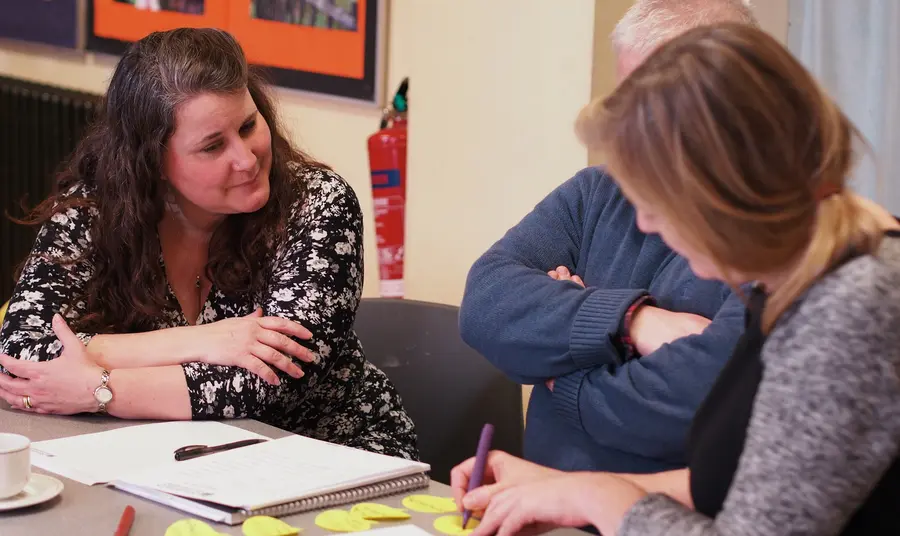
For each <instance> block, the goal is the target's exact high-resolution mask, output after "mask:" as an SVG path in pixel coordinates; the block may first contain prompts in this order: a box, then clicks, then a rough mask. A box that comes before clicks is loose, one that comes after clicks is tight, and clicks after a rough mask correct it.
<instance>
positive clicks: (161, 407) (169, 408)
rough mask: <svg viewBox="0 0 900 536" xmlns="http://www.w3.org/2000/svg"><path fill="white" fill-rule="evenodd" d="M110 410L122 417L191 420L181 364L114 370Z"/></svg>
mask: <svg viewBox="0 0 900 536" xmlns="http://www.w3.org/2000/svg"><path fill="white" fill-rule="evenodd" d="M109 387H110V389H112V391H113V400H112V402H111V403H110V404H109V406H108V408H107V410H108V411H109V414H110V415H112V416H114V417H119V418H121V419H158V420H190V418H191V399H190V396H189V394H188V388H187V381H186V379H185V377H184V371H183V369H182V368H181V367H180V366H168V367H154V368H129V369H114V370H112V371H111V372H110V376H109Z"/></svg>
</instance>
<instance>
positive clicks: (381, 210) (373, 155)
mask: <svg viewBox="0 0 900 536" xmlns="http://www.w3.org/2000/svg"><path fill="white" fill-rule="evenodd" d="M408 90H409V79H408V78H407V79H404V80H403V82H402V83H401V84H400V87H399V88H398V89H397V93H396V94H395V95H394V99H393V101H392V103H391V106H389V107H387V108H385V110H384V112H383V114H382V117H381V129H380V130H379V131H378V132H376V133H375V134H372V135H371V136H369V169H370V171H371V173H372V199H373V202H374V205H375V206H374V209H375V235H376V238H377V244H378V273H379V278H380V294H381V296H382V297H384V298H402V297H403V295H404V286H403V248H404V225H405V223H404V222H405V218H404V212H405V208H406V140H407V132H406V120H407V112H408V108H409V107H408V104H407V102H408V101H407V97H406V93H407V91H408Z"/></svg>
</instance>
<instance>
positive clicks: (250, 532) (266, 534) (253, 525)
mask: <svg viewBox="0 0 900 536" xmlns="http://www.w3.org/2000/svg"><path fill="white" fill-rule="evenodd" d="M241 530H243V531H244V534H245V535H246V536H296V535H297V534H300V529H298V528H297V527H292V526H290V525H288V524H287V523H285V522H284V521H282V520H280V519H275V518H274V517H269V516H253V517H250V518H247V519H246V520H244V524H243V525H241Z"/></svg>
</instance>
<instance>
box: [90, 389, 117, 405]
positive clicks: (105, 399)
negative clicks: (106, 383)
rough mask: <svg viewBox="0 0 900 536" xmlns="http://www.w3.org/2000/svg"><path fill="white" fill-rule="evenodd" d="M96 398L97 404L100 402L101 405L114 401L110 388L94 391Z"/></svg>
mask: <svg viewBox="0 0 900 536" xmlns="http://www.w3.org/2000/svg"><path fill="white" fill-rule="evenodd" d="M94 397H95V398H96V399H97V402H100V403H101V404H109V403H110V402H111V401H112V398H113V395H112V391H110V390H109V388H108V387H98V388H97V390H96V391H94Z"/></svg>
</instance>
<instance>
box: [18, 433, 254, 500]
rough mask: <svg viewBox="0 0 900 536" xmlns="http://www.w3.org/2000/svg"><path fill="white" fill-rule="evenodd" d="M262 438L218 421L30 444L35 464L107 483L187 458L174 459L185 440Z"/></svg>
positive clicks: (208, 441) (85, 481)
mask: <svg viewBox="0 0 900 536" xmlns="http://www.w3.org/2000/svg"><path fill="white" fill-rule="evenodd" d="M264 437H265V436H261V435H259V434H255V433H253V432H248V431H247V430H243V429H241V428H238V427H236V426H231V425H227V424H224V423H220V422H216V421H175V422H162V423H153V424H145V425H137V426H126V427H124V428H118V429H116V430H109V431H106V432H98V433H93V434H83V435H78V436H71V437H64V438H60V439H52V440H48V441H38V442H35V443H32V444H31V463H32V464H33V465H34V466H36V467H40V468H41V469H44V470H45V471H50V472H53V473H56V474H59V475H62V476H64V477H66V478H71V479H72V480H76V481H78V482H81V483H82V484H87V485H89V486H92V485H95V484H106V483H108V482H111V481H113V480H116V479H117V478H120V477H121V476H122V475H125V474H129V473H134V472H139V471H141V470H142V469H146V468H150V467H164V466H165V465H167V464H175V463H187V462H176V461H175V458H174V456H175V450H176V449H178V448H181V447H184V446H186V445H210V446H212V445H220V444H222V443H230V442H232V441H240V440H242V439H256V438H264ZM243 448H246V447H243ZM238 450H239V449H238Z"/></svg>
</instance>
